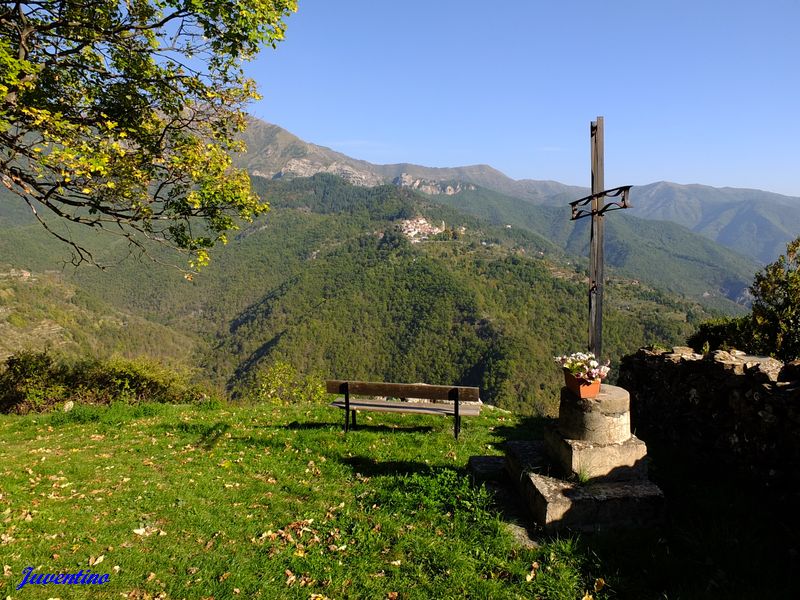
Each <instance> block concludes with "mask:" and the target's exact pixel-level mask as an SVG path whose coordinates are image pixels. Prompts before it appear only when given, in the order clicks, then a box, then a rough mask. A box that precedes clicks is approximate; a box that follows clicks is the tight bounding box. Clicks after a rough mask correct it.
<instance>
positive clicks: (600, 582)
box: [594, 577, 606, 592]
mask: <svg viewBox="0 0 800 600" xmlns="http://www.w3.org/2000/svg"><path fill="white" fill-rule="evenodd" d="M604 587H606V580H605V579H603V578H602V577H598V578H597V579H595V580H594V591H595V592H599V591H600V590H602V589H603V588H604Z"/></svg>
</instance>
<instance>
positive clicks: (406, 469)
mask: <svg viewBox="0 0 800 600" xmlns="http://www.w3.org/2000/svg"><path fill="white" fill-rule="evenodd" d="M337 460H339V462H341V463H342V464H344V465H347V466H349V467H350V468H351V469H352V470H353V473H358V474H360V475H363V476H364V477H378V476H381V475H412V474H419V475H428V474H430V473H432V472H433V471H434V469H433V467H431V466H430V465H428V464H426V463H424V462H420V461H416V460H386V461H378V460H376V459H374V458H372V457H371V456H348V457H342V458H339V459H337ZM451 470H454V469H451Z"/></svg>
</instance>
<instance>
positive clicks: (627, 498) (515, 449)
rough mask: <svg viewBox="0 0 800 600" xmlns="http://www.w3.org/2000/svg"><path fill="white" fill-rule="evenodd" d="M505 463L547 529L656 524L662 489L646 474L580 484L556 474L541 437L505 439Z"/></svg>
mask: <svg viewBox="0 0 800 600" xmlns="http://www.w3.org/2000/svg"><path fill="white" fill-rule="evenodd" d="M505 451H506V468H507V469H508V471H509V475H510V476H511V480H512V481H513V482H515V484H516V486H517V488H518V489H519V491H520V493H521V495H522V497H523V499H524V500H525V502H526V503H527V505H528V508H529V510H530V512H531V514H532V516H533V518H534V520H535V521H536V522H537V523H538V524H539V525H540V526H542V527H543V528H544V529H545V530H546V531H549V532H553V531H558V530H561V529H570V530H573V531H581V532H601V531H609V530H615V529H631V528H636V529H641V528H649V527H657V526H658V525H659V524H660V523H661V521H662V519H663V510H664V495H663V493H662V491H661V489H660V488H659V487H658V486H657V485H655V484H654V483H651V482H650V481H647V480H633V481H612V482H592V483H586V484H581V483H578V482H573V481H566V480H563V479H557V478H555V477H552V476H551V475H550V474H549V472H550V467H549V462H548V460H547V456H546V452H545V445H544V443H543V442H540V441H535V442H526V441H514V442H508V443H506V444H505Z"/></svg>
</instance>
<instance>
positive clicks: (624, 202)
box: [569, 185, 633, 221]
mask: <svg viewBox="0 0 800 600" xmlns="http://www.w3.org/2000/svg"><path fill="white" fill-rule="evenodd" d="M632 187H633V186H632V185H623V186H622V187H618V188H613V189H610V190H606V191H604V192H600V193H598V194H591V195H589V196H586V197H585V198H581V199H580V200H575V201H574V202H570V203H569V205H570V206H571V207H572V218H571V219H570V220H571V221H575V220H576V219H580V218H583V217H590V216H592V215H593V214H595V215H602V214H604V213H607V212H608V211H610V210H620V209H622V208H630V206H631V205H630V204H628V192H630V189H631V188H632ZM603 198H619V200H616V201H612V202H608V203H607V204H605V205H603V206H602V207H598V208H597V210H593V209H591V208H590V209H588V210H587V209H585V208H579V207H581V206H586V205H591V204H592V201H593V200H595V199H598V200H602V199H603Z"/></svg>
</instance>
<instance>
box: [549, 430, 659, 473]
mask: <svg viewBox="0 0 800 600" xmlns="http://www.w3.org/2000/svg"><path fill="white" fill-rule="evenodd" d="M544 441H545V445H546V448H547V454H548V455H549V457H550V459H551V460H552V461H553V462H554V463H555V465H556V466H557V467H558V469H557V470H558V471H559V472H560V474H561V475H563V476H565V477H567V478H570V477H573V476H574V477H575V478H577V479H579V480H581V481H586V480H595V479H604V480H610V481H620V480H627V479H647V462H646V460H645V456H647V445H646V444H645V443H644V442H643V441H642V440H640V439H639V438H637V437H636V436H634V435H632V436H630V438H628V439H627V440H625V441H624V442H619V443H612V444H598V443H596V442H585V441H581V440H570V439H564V438H563V437H561V434H560V433H559V432H558V430H556V429H552V428H548V429H546V430H545V434H544Z"/></svg>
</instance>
